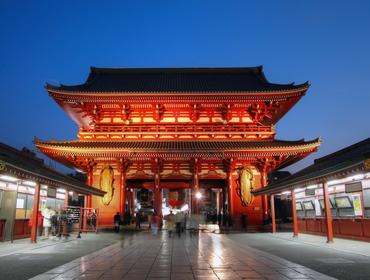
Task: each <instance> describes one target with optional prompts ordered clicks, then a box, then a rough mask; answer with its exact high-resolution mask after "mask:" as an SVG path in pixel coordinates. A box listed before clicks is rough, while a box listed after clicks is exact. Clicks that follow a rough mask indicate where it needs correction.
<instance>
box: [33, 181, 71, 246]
mask: <svg viewBox="0 0 370 280" xmlns="http://www.w3.org/2000/svg"><path fill="white" fill-rule="evenodd" d="M67 195H68V193H67ZM39 204H40V183H38V182H37V183H36V186H35V195H34V198H33V211H32V228H31V242H34V243H36V242H37V227H38V226H39V225H38V224H37V222H38V214H39V213H38V212H39Z"/></svg>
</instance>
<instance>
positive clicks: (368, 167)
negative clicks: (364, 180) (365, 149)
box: [364, 158, 370, 171]
mask: <svg viewBox="0 0 370 280" xmlns="http://www.w3.org/2000/svg"><path fill="white" fill-rule="evenodd" d="M364 168H365V171H370V158H368V159H365V160H364Z"/></svg>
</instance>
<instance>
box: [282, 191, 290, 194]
mask: <svg viewBox="0 0 370 280" xmlns="http://www.w3.org/2000/svg"><path fill="white" fill-rule="evenodd" d="M281 194H290V191H285V192H282V193H281Z"/></svg>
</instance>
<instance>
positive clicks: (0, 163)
mask: <svg viewBox="0 0 370 280" xmlns="http://www.w3.org/2000/svg"><path fill="white" fill-rule="evenodd" d="M0 170H5V161H2V160H0Z"/></svg>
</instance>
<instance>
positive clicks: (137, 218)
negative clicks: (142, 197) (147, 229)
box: [135, 211, 141, 229]
mask: <svg viewBox="0 0 370 280" xmlns="http://www.w3.org/2000/svg"><path fill="white" fill-rule="evenodd" d="M135 222H136V226H135V229H140V223H141V213H140V211H138V212H136V216H135Z"/></svg>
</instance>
